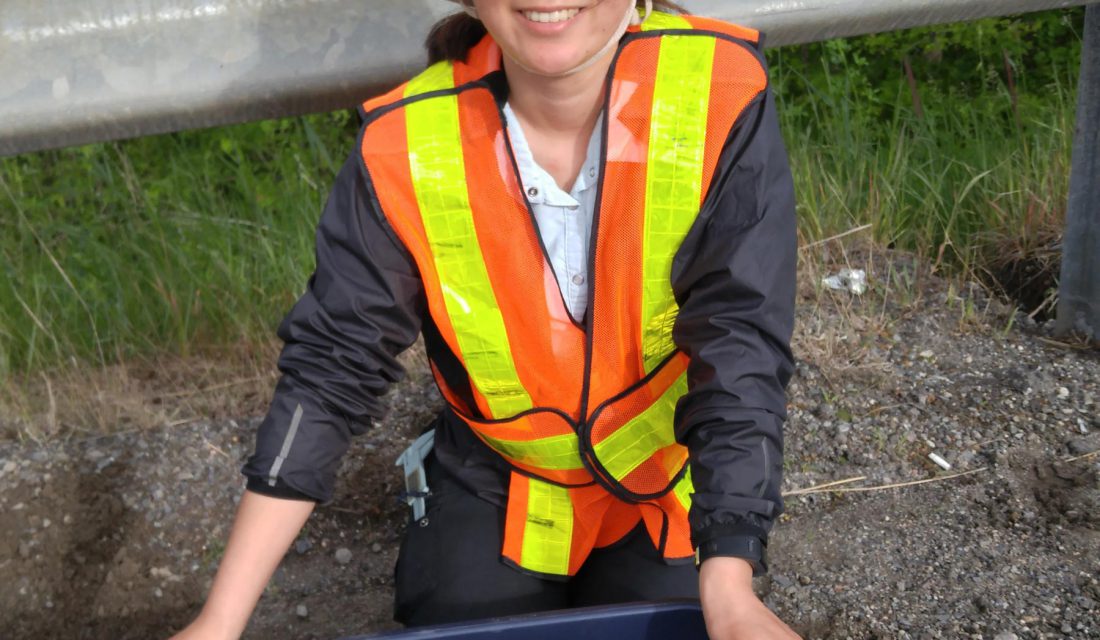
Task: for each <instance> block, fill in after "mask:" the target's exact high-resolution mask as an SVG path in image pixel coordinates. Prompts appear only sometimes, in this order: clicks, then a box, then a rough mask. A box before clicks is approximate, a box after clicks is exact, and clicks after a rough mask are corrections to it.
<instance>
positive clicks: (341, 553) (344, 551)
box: [336, 547, 351, 564]
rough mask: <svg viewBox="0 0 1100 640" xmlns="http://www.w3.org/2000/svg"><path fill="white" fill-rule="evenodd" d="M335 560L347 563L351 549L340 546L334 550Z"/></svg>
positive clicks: (349, 559) (349, 560)
mask: <svg viewBox="0 0 1100 640" xmlns="http://www.w3.org/2000/svg"><path fill="white" fill-rule="evenodd" d="M336 562H339V563H340V564H348V563H349V562H351V549H348V548H346V547H340V548H339V549H337V550H336Z"/></svg>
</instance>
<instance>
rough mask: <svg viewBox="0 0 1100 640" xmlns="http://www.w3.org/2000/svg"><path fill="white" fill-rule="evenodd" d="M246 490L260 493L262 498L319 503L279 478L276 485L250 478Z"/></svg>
mask: <svg viewBox="0 0 1100 640" xmlns="http://www.w3.org/2000/svg"><path fill="white" fill-rule="evenodd" d="M245 489H248V490H249V491H251V492H252V493H258V494H260V495H262V496H267V497H269V498H282V499H284V500H301V501H303V502H317V500H316V499H314V498H311V497H309V496H307V495H306V494H304V493H302V492H301V491H298V490H297V489H294V488H292V487H290V486H288V485H287V484H286V483H285V482H283V479H282V478H277V479H276V480H275V484H274V485H272V484H270V483H269V482H267V481H264V480H262V479H260V478H257V477H255V476H248V483H247V484H245Z"/></svg>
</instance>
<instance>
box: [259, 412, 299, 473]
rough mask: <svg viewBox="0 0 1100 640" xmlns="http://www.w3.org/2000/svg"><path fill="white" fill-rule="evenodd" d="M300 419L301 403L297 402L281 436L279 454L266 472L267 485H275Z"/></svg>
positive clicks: (288, 453)
mask: <svg viewBox="0 0 1100 640" xmlns="http://www.w3.org/2000/svg"><path fill="white" fill-rule="evenodd" d="M301 421H302V405H301V403H299V404H298V407H297V408H296V409H295V410H294V417H293V418H291V419H290V429H288V430H287V432H286V437H285V438H283V448H282V450H281V451H279V456H278V457H276V458H275V462H274V463H272V465H271V471H270V472H269V473H268V474H267V484H268V485H269V486H272V487H274V486H275V480H276V478H278V477H279V469H281V468H282V466H283V460H286V457H287V456H289V455H290V446H291V445H292V444H294V436H295V435H297V434H298V423H299V422H301Z"/></svg>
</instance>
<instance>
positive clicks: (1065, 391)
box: [1058, 387, 1069, 400]
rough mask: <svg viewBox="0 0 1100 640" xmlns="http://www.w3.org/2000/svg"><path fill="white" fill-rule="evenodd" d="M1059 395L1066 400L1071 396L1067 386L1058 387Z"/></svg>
mask: <svg viewBox="0 0 1100 640" xmlns="http://www.w3.org/2000/svg"><path fill="white" fill-rule="evenodd" d="M1058 397H1059V398H1062V399H1063V400H1065V399H1066V398H1068V397H1069V389H1067V388H1065V387H1058Z"/></svg>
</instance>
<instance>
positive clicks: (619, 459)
mask: <svg viewBox="0 0 1100 640" xmlns="http://www.w3.org/2000/svg"><path fill="white" fill-rule="evenodd" d="M685 393H687V372H684V373H682V374H680V377H679V378H677V379H676V382H674V383H672V386H670V387H669V388H668V389H666V390H665V392H664V393H663V394H661V397H660V398H657V401H656V402H654V403H653V404H652V405H650V406H649V408H648V409H646V410H645V411H643V412H642V413H639V414H638V415H636V416H634V417H633V418H631V419H630V421H628V422H627V423H626V424H624V425H623V426H621V427H619V428H618V429H617V430H616V431H615V432H614V433H612V434H611V435H609V436H608V437H607V438H605V439H603V440H602V441H600V442H599V443H598V444H597V445H595V446H594V447H593V449H594V450H595V453H596V458H597V459H598V460H599V461H600V462H601V463H602V464H603V467H604V469H606V470H607V472H608V473H609V474H611V477H613V478H614V479H616V480H622V479H623V478H625V477H626V476H627V474H629V473H630V472H631V471H633V470H635V469H637V468H638V465H640V464H642V463H643V462H645V461H646V460H647V459H649V457H650V456H652V455H653V454H654V453H656V452H657V451H660V450H661V449H663V448H665V447H667V446H669V445H671V444H674V443H675V442H676V434H675V432H674V430H673V418H674V416H675V415H676V401H677V400H679V399H680V396H682V395H684V394H685Z"/></svg>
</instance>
